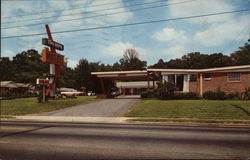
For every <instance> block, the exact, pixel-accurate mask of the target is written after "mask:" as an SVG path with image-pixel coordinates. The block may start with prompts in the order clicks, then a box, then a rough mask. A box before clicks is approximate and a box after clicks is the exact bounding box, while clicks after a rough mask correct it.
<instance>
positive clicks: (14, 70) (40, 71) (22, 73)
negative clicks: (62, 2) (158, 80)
mask: <svg viewBox="0 0 250 160" xmlns="http://www.w3.org/2000/svg"><path fill="white" fill-rule="evenodd" d="M40 58H41V56H40V54H39V53H38V52H37V51H36V50H34V49H30V50H27V51H23V52H21V53H18V54H17V55H16V56H14V57H13V60H9V59H8V58H4V57H2V58H1V59H0V80H1V81H6V80H9V81H15V82H21V83H32V84H35V81H36V79H37V78H44V77H43V75H44V74H48V73H49V65H48V64H46V63H43V62H42V61H41V59H40ZM249 64H250V40H248V43H245V45H244V46H242V47H239V50H237V51H235V52H234V53H232V54H231V55H229V56H228V55H223V54H222V53H213V54H202V53H200V52H192V53H188V54H186V55H184V56H182V57H181V58H176V59H172V60H169V61H164V60H163V59H160V60H159V61H158V62H157V63H156V64H154V65H152V66H149V67H150V68H190V69H192V68H213V67H225V66H232V65H249ZM146 67H147V62H146V61H142V60H140V59H139V53H138V52H137V51H136V50H135V49H127V50H126V51H125V52H124V55H123V57H122V58H121V59H120V60H119V61H118V62H115V63H114V64H113V65H109V64H107V65H106V64H102V63H100V62H89V61H88V60H87V59H84V58H83V59H80V60H79V63H78V65H77V66H76V67H75V68H69V67H67V66H63V67H62V68H61V69H62V74H61V76H60V80H59V81H58V84H57V85H58V87H69V88H75V89H79V90H82V89H83V87H84V88H86V90H92V91H95V92H99V91H100V86H99V82H98V79H95V78H94V77H93V76H91V72H105V71H122V70H142V69H145V68H146ZM105 83H108V82H105Z"/></svg>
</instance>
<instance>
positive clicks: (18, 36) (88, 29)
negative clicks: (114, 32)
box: [1, 9, 250, 39]
mask: <svg viewBox="0 0 250 160" xmlns="http://www.w3.org/2000/svg"><path fill="white" fill-rule="evenodd" d="M246 11H250V9H242V10H234V11H225V12H217V13H210V14H203V15H196V16H187V17H178V18H169V19H161V20H154V21H144V22H135V23H125V24H119V25H111V26H102V27H94V28H83V29H75V30H66V31H57V32H52V33H53V34H59V33H70V32H80V31H91V30H98V29H108V28H117V27H125V26H133V25H142V24H151V23H160V22H167V21H176V20H183V19H193V18H199V17H210V16H216V15H224V14H232V13H239V12H246ZM46 34H47V33H45V32H44V33H35V34H26V35H17V36H7V37H1V39H10V38H20V37H31V36H40V35H46Z"/></svg>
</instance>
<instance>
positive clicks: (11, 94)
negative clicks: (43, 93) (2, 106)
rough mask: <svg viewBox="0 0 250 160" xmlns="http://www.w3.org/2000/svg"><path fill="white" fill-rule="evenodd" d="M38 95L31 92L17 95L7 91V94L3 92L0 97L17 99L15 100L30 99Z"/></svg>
mask: <svg viewBox="0 0 250 160" xmlns="http://www.w3.org/2000/svg"><path fill="white" fill-rule="evenodd" d="M36 96H37V94H35V93H31V92H28V91H26V92H23V93H15V92H10V91H6V92H1V94H0V97H2V99H15V98H28V97H36Z"/></svg>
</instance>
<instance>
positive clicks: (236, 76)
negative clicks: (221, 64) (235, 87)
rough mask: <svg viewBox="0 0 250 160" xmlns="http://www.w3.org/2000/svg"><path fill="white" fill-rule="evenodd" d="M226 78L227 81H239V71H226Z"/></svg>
mask: <svg viewBox="0 0 250 160" xmlns="http://www.w3.org/2000/svg"><path fill="white" fill-rule="evenodd" d="M227 79H228V81H229V82H239V81H240V73H228V74H227Z"/></svg>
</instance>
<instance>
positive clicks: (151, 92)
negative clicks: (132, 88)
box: [141, 89, 158, 98]
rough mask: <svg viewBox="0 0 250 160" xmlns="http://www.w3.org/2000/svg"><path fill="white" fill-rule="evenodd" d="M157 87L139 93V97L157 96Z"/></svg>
mask: <svg viewBox="0 0 250 160" xmlns="http://www.w3.org/2000/svg"><path fill="white" fill-rule="evenodd" d="M157 97H158V94H157V89H153V90H147V91H144V92H142V93H141V98H157Z"/></svg>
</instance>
